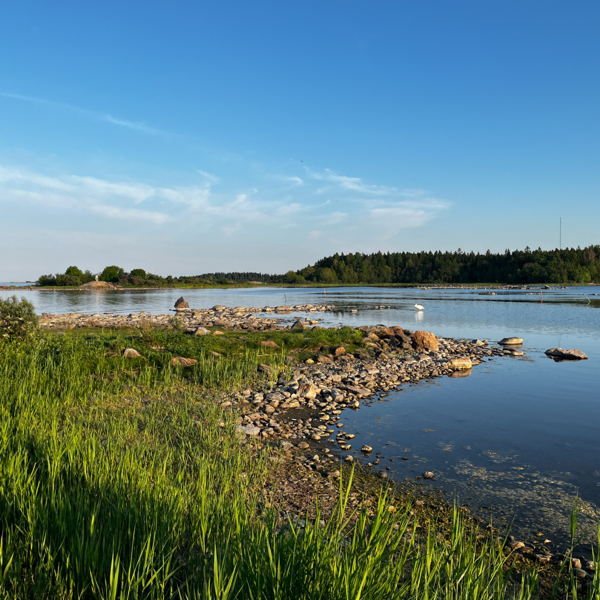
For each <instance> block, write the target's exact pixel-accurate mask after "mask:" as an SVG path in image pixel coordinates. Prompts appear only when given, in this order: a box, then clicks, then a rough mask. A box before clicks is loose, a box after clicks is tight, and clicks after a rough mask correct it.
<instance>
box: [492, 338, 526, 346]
mask: <svg viewBox="0 0 600 600" xmlns="http://www.w3.org/2000/svg"><path fill="white" fill-rule="evenodd" d="M498 343H499V344H502V345H503V346H520V345H521V344H522V343H523V338H519V337H505V338H502V339H501V340H500V341H499V342H498Z"/></svg>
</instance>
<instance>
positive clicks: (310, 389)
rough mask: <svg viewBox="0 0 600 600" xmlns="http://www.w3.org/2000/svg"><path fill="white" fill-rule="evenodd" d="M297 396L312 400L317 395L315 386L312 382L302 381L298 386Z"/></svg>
mask: <svg viewBox="0 0 600 600" xmlns="http://www.w3.org/2000/svg"><path fill="white" fill-rule="evenodd" d="M297 394H298V397H299V398H306V400H313V399H314V398H316V397H317V388H316V387H315V386H314V385H313V384H312V383H303V384H302V385H301V386H300V387H299V388H298V392H297Z"/></svg>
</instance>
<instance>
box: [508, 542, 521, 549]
mask: <svg viewBox="0 0 600 600" xmlns="http://www.w3.org/2000/svg"><path fill="white" fill-rule="evenodd" d="M508 545H509V546H510V548H511V550H520V549H521V548H523V547H524V546H525V544H524V543H523V542H517V541H512V542H509V543H508Z"/></svg>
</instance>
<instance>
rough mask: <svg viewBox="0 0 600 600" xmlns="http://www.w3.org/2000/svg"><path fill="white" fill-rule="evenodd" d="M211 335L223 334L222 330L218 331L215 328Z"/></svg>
mask: <svg viewBox="0 0 600 600" xmlns="http://www.w3.org/2000/svg"><path fill="white" fill-rule="evenodd" d="M213 335H225V334H224V333H223V332H222V331H219V330H218V329H217V331H213Z"/></svg>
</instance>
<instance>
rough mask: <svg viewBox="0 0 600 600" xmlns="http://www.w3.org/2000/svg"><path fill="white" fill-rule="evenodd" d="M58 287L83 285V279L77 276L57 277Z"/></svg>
mask: <svg viewBox="0 0 600 600" xmlns="http://www.w3.org/2000/svg"><path fill="white" fill-rule="evenodd" d="M56 285H71V286H74V285H81V279H80V278H79V277H77V275H57V276H56Z"/></svg>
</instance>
